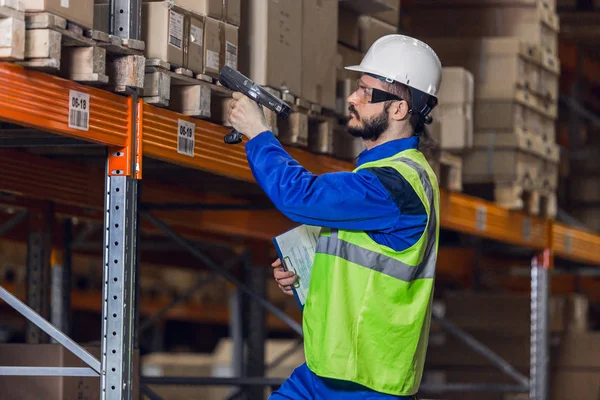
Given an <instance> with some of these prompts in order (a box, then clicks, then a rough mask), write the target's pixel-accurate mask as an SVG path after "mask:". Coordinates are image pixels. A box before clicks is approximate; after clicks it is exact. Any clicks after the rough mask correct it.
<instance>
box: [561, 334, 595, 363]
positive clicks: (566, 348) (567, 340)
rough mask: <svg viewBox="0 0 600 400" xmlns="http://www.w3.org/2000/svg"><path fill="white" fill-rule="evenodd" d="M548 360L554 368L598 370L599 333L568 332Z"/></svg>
mask: <svg viewBox="0 0 600 400" xmlns="http://www.w3.org/2000/svg"><path fill="white" fill-rule="evenodd" d="M550 359H551V360H552V366H553V367H556V368H578V369H584V368H599V369H600V332H579V333H574V332H568V333H567V334H565V335H564V336H562V338H561V341H560V345H559V346H557V347H556V348H555V349H553V351H552V352H551V354H550Z"/></svg>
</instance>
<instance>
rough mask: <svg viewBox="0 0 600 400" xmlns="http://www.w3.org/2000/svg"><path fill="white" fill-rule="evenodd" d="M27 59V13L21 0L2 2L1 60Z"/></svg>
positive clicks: (4, 0) (0, 1)
mask: <svg viewBox="0 0 600 400" xmlns="http://www.w3.org/2000/svg"><path fill="white" fill-rule="evenodd" d="M24 57H25V13H24V12H23V9H22V4H21V2H20V1H19V0H0V60H2V61H16V60H22V59H23V58H24Z"/></svg>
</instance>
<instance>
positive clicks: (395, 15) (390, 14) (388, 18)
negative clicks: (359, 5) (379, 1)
mask: <svg viewBox="0 0 600 400" xmlns="http://www.w3.org/2000/svg"><path fill="white" fill-rule="evenodd" d="M387 3H388V5H390V6H391V7H392V10H390V11H382V12H378V13H375V14H373V16H374V17H375V18H377V19H378V20H380V21H383V22H387V23H388V24H390V25H394V26H398V25H399V24H400V0H387Z"/></svg>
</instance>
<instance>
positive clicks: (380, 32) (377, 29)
mask: <svg viewBox="0 0 600 400" xmlns="http://www.w3.org/2000/svg"><path fill="white" fill-rule="evenodd" d="M358 26H359V30H360V39H359V42H360V43H359V49H360V51H362V52H365V53H366V52H367V51H368V50H369V48H370V47H371V45H372V44H373V43H375V41H376V40H377V39H379V38H380V37H382V36H385V35H390V34H394V33H397V32H398V27H396V26H394V25H390V24H388V23H386V22H382V21H379V20H378V19H375V18H373V17H371V16H369V15H361V16H360V18H359V21H358Z"/></svg>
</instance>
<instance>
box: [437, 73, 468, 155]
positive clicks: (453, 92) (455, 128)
mask: <svg viewBox="0 0 600 400" xmlns="http://www.w3.org/2000/svg"><path fill="white" fill-rule="evenodd" d="M473 94H474V87H473V74H472V73H471V72H470V71H469V70H467V69H465V68H462V67H444V68H443V70H442V86H441V88H440V92H439V95H438V100H439V103H438V106H437V107H436V108H434V109H433V111H432V113H431V116H432V117H433V119H434V120H436V121H439V123H440V127H439V129H436V130H432V132H433V133H436V134H435V135H434V139H435V140H436V142H437V145H438V147H439V148H440V149H441V150H448V151H452V152H455V153H457V154H462V153H463V152H464V150H465V149H469V148H471V147H472V146H473V99H474V97H473Z"/></svg>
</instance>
